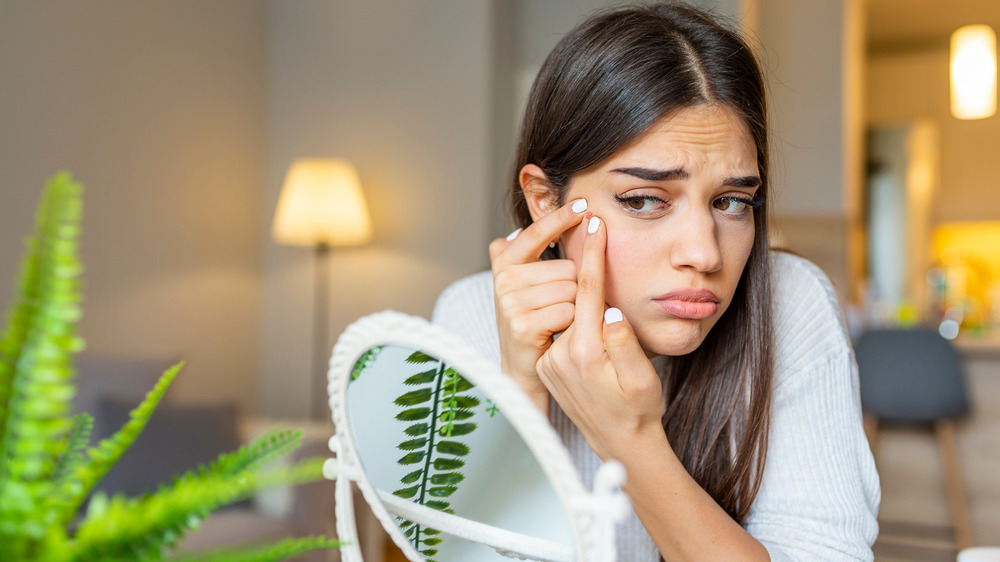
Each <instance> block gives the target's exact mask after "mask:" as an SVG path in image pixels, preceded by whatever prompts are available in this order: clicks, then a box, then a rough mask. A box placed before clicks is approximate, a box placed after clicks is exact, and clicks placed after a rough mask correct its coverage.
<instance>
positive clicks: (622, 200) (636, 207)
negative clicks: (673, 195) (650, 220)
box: [615, 195, 669, 216]
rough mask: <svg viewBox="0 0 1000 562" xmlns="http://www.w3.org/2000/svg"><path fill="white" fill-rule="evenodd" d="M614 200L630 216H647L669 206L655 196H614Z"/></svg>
mask: <svg viewBox="0 0 1000 562" xmlns="http://www.w3.org/2000/svg"><path fill="white" fill-rule="evenodd" d="M615 200H616V201H618V204H619V205H621V207H622V208H623V209H625V211H627V212H628V213H630V214H632V215H637V216H648V215H653V214H656V213H659V212H661V211H664V210H666V208H667V206H668V205H669V204H668V203H667V202H666V201H664V200H663V199H660V198H659V197H657V196H655V195H615Z"/></svg>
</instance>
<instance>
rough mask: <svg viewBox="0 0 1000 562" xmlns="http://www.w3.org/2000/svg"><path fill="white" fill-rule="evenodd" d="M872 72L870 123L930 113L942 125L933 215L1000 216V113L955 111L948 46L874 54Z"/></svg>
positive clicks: (869, 68) (940, 219)
mask: <svg viewBox="0 0 1000 562" xmlns="http://www.w3.org/2000/svg"><path fill="white" fill-rule="evenodd" d="M867 73H868V74H867V82H868V86H867V103H868V105H867V111H868V120H869V123H870V124H871V125H884V124H893V123H905V122H911V121H915V120H917V119H926V120H929V121H930V122H932V123H934V124H936V125H937V128H938V130H939V131H940V147H941V153H940V166H941V185H940V189H939V192H938V193H939V195H938V198H937V201H936V202H935V204H934V205H933V210H932V220H933V221H935V222H943V221H969V220H994V221H995V220H1000V206H997V205H995V204H993V203H992V201H993V198H994V197H995V196H996V193H997V192H998V186H1000V180H998V178H1000V158H998V157H997V155H998V154H1000V142H998V141H997V139H1000V118H998V117H996V116H994V117H990V118H987V119H980V120H976V121H963V120H959V119H955V118H954V117H952V116H951V113H950V111H951V110H950V108H949V91H948V88H949V85H948V51H947V50H946V49H940V50H928V51H917V52H909V53H898V54H885V55H878V56H874V57H871V58H870V59H869V62H868V66H867Z"/></svg>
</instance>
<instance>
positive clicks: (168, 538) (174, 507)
mask: <svg viewBox="0 0 1000 562" xmlns="http://www.w3.org/2000/svg"><path fill="white" fill-rule="evenodd" d="M324 460H325V459H323V458H319V457H317V458H312V459H307V460H305V461H302V462H300V463H298V464H296V465H294V466H291V467H287V468H282V469H276V470H271V471H268V472H266V473H263V474H256V473H254V472H252V471H248V470H245V471H242V472H240V473H239V474H238V475H236V476H232V475H220V474H212V473H208V472H205V471H190V472H188V473H186V474H185V475H184V476H182V477H180V478H178V479H177V480H175V481H174V482H173V484H172V485H171V486H170V487H164V488H161V489H160V490H157V491H156V492H154V493H152V494H149V495H146V496H142V497H139V498H126V497H124V496H121V495H118V496H115V497H112V498H107V497H106V496H104V495H103V494H95V496H94V499H93V500H91V502H90V505H89V506H88V509H87V515H86V517H85V518H84V520H83V522H82V523H81V524H80V528H79V530H78V531H77V534H76V544H75V545H74V546H75V548H74V551H73V556H74V560H76V561H78V562H87V561H95V562H96V561H103V560H113V559H116V558H120V557H126V556H131V557H133V559H134V558H138V559H140V560H161V559H162V553H163V551H164V550H165V549H167V548H170V547H172V546H174V545H175V544H176V543H177V541H178V540H180V539H181V538H182V537H183V535H184V533H185V532H186V531H188V530H191V529H194V528H197V527H198V525H199V524H200V523H201V520H202V519H204V518H205V517H207V516H208V515H209V513H211V512H212V511H213V510H215V509H217V508H219V507H221V506H223V505H226V504H229V503H232V502H234V501H239V500H242V499H245V498H247V497H249V496H251V495H252V494H254V493H255V492H257V491H259V490H263V489H267V488H273V487H276V486H283V485H289V484H290V485H295V484H302V483H305V482H314V481H317V480H322V479H323V469H322V467H323V462H324Z"/></svg>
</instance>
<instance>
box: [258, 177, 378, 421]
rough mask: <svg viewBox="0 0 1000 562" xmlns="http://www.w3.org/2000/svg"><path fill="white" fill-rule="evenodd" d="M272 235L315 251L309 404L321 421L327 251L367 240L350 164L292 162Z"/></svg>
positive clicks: (363, 210)
mask: <svg viewBox="0 0 1000 562" xmlns="http://www.w3.org/2000/svg"><path fill="white" fill-rule="evenodd" d="M271 232H272V235H273V237H274V239H275V241H277V242H278V243H280V244H290V245H295V246H312V247H314V248H315V249H316V286H315V287H314V296H315V306H314V308H313V322H314V327H313V365H312V376H311V381H312V384H311V385H310V387H311V395H310V402H309V403H310V415H311V417H313V418H322V417H326V416H327V415H328V414H329V412H328V411H327V409H326V365H327V362H328V360H329V356H330V347H329V341H328V336H327V331H328V329H329V307H330V295H329V293H330V285H329V281H330V278H329V267H330V264H329V257H330V256H329V254H330V249H331V248H332V247H333V246H353V245H358V244H364V243H365V242H367V241H369V240H370V239H371V237H372V226H371V219H370V217H369V215H368V206H367V205H366V204H365V198H364V194H363V193H362V191H361V182H360V181H359V180H358V173H357V170H355V169H354V166H353V165H352V164H351V163H350V162H347V161H346V160H340V159H303V160H296V161H295V162H294V163H293V164H292V165H291V167H289V169H288V173H287V174H286V175H285V183H284V185H283V186H282V188H281V195H280V196H279V198H278V206H277V209H276V210H275V212H274V223H273V225H272V231H271Z"/></svg>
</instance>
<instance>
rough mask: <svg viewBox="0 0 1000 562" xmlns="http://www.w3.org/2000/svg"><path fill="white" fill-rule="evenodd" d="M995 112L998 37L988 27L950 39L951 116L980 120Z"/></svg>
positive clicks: (958, 32) (969, 28) (961, 31)
mask: <svg viewBox="0 0 1000 562" xmlns="http://www.w3.org/2000/svg"><path fill="white" fill-rule="evenodd" d="M996 111H997V36H996V33H994V32H993V28H991V27H990V26H988V25H967V26H965V27H960V28H958V29H957V30H956V31H955V32H954V33H952V35H951V114H952V115H954V116H955V117H957V118H959V119H982V118H984V117H989V116H991V115H993V114H994V113H996Z"/></svg>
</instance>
